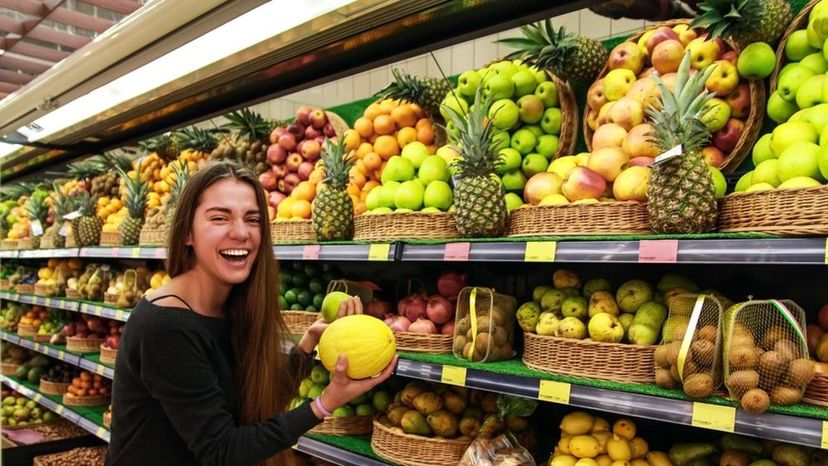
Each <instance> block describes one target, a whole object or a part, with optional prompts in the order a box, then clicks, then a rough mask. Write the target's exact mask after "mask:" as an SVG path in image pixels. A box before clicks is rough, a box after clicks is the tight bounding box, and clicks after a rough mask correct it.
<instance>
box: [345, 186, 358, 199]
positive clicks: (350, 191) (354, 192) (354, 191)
mask: <svg viewBox="0 0 828 466" xmlns="http://www.w3.org/2000/svg"><path fill="white" fill-rule="evenodd" d="M345 190H346V191H347V192H348V194H349V195H350V196H351V197H353V196H359V191H360V189H359V186H357V185H355V184H354V183H348V187H347V188H346V189H345Z"/></svg>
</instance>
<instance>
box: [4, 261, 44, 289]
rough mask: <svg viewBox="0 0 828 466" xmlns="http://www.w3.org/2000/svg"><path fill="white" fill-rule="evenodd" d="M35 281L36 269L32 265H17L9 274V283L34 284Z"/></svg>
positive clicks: (15, 284) (12, 285)
mask: <svg viewBox="0 0 828 466" xmlns="http://www.w3.org/2000/svg"><path fill="white" fill-rule="evenodd" d="M36 282H37V270H36V269H35V268H33V267H27V266H24V265H18V266H17V267H16V268H15V269H14V273H13V274H11V275H9V285H11V287H12V288H13V287H15V286H17V285H34V284H35V283H36Z"/></svg>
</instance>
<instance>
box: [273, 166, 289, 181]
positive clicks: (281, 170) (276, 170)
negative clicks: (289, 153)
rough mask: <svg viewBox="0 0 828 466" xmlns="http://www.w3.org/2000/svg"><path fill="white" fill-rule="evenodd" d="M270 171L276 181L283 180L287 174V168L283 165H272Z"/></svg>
mask: <svg viewBox="0 0 828 466" xmlns="http://www.w3.org/2000/svg"><path fill="white" fill-rule="evenodd" d="M271 171H272V172H273V174H274V175H276V178H277V179H279V178H284V177H285V175H287V174H288V169H287V167H286V166H285V164H284V163H280V164H278V165H274V166H273V168H272V169H271Z"/></svg>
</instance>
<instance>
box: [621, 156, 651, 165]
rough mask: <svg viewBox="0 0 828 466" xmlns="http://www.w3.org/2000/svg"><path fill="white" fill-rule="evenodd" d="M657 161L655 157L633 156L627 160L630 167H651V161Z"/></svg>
mask: <svg viewBox="0 0 828 466" xmlns="http://www.w3.org/2000/svg"><path fill="white" fill-rule="evenodd" d="M653 162H655V158H654V157H644V156H641V157H633V158H631V159H630V161H629V162H627V166H628V167H649V166H650V164H651V163H653Z"/></svg>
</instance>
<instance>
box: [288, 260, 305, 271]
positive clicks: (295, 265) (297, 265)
mask: <svg viewBox="0 0 828 466" xmlns="http://www.w3.org/2000/svg"><path fill="white" fill-rule="evenodd" d="M291 267H292V268H293V270H295V271H297V272H301V271H302V270H303V269H304V268H305V265H304V264H303V263H301V262H299V261H296V262H294V263H293V264H291Z"/></svg>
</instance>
